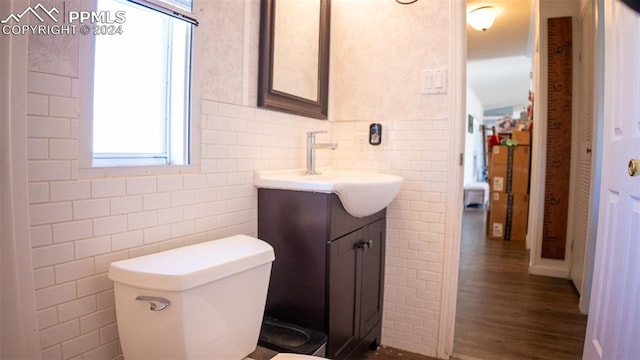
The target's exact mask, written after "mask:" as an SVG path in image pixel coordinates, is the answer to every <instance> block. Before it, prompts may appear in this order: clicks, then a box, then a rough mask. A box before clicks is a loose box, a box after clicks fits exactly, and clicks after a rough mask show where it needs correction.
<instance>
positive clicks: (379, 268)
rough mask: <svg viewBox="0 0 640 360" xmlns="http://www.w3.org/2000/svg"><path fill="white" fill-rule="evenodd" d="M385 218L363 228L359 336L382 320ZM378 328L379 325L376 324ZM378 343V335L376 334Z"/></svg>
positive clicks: (362, 336) (362, 335)
mask: <svg viewBox="0 0 640 360" xmlns="http://www.w3.org/2000/svg"><path fill="white" fill-rule="evenodd" d="M385 225H386V224H385V219H382V220H378V221H376V222H374V223H372V224H371V225H369V226H367V227H365V228H364V229H363V241H364V242H365V243H366V244H367V246H366V247H364V248H363V249H362V250H361V251H359V252H360V253H361V262H362V266H361V276H360V278H361V280H360V282H361V284H362V285H361V286H362V289H361V294H362V295H361V300H360V323H359V326H360V337H361V338H364V337H366V336H367V335H368V334H369V332H370V331H371V330H373V329H374V328H376V327H377V326H378V325H379V323H380V320H382V290H383V288H382V286H383V284H382V283H383V280H384V266H383V263H384V261H383V260H384V249H385V243H384V241H385ZM378 329H379V326H378ZM376 338H377V340H378V343H379V342H380V335H379V334H378V335H377V336H376Z"/></svg>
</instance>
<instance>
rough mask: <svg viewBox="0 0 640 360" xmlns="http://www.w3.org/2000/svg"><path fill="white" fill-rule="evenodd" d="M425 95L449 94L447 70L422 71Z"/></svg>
mask: <svg viewBox="0 0 640 360" xmlns="http://www.w3.org/2000/svg"><path fill="white" fill-rule="evenodd" d="M422 93H423V94H446V93H447V69H425V70H422Z"/></svg>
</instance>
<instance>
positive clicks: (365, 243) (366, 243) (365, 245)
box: [356, 240, 373, 250]
mask: <svg viewBox="0 0 640 360" xmlns="http://www.w3.org/2000/svg"><path fill="white" fill-rule="evenodd" d="M371 246H373V240H369V241H364V240H363V241H359V242H358V243H357V244H356V248H357V249H362V250H367V249H370V248H371Z"/></svg>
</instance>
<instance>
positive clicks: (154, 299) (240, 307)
mask: <svg viewBox="0 0 640 360" xmlns="http://www.w3.org/2000/svg"><path fill="white" fill-rule="evenodd" d="M274 259H275V256H274V252H273V248H272V247H271V246H270V245H269V244H267V243H265V242H264V241H262V240H259V239H256V238H252V237H250V236H246V235H236V236H231V237H227V238H224V239H220V240H213V241H208V242H204V243H200V244H195V245H190V246H185V247H182V248H176V249H172V250H168V251H163V252H159V253H156V254H151V255H146V256H141V257H137V258H133V259H128V260H122V261H117V262H114V263H112V264H111V266H110V268H109V278H110V279H111V280H113V281H114V289H115V302H116V317H117V320H118V332H119V334H120V342H121V345H122V352H123V355H124V358H125V360H134V359H172V360H174V359H208V360H241V359H244V358H245V357H246V356H247V355H249V354H251V353H252V352H253V351H254V350H255V348H256V345H257V343H258V336H259V334H260V326H261V323H262V317H263V312H264V307H265V301H266V298H267V289H268V286H269V276H270V273H271V263H272V262H273V260H274ZM273 359H274V360H284V359H287V360H294V359H320V358H318V357H312V356H308V355H299V354H278V355H276V357H274V358H273Z"/></svg>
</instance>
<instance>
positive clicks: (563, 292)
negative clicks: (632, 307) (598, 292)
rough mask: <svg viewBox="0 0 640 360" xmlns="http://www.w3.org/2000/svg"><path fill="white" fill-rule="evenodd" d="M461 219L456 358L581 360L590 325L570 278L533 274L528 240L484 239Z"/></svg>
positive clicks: (469, 216) (475, 214) (471, 220)
mask: <svg viewBox="0 0 640 360" xmlns="http://www.w3.org/2000/svg"><path fill="white" fill-rule="evenodd" d="M485 216H486V215H485V212H484V211H465V214H464V217H463V225H462V227H463V229H462V240H461V241H462V244H461V253H460V274H459V283H458V305H457V315H456V329H455V341H454V347H453V351H454V358H460V359H468V358H473V359H487V360H488V359H491V360H494V359H495V360H501V359H505V360H506V359H509V360H511V359H549V360H551V359H553V360H561V359H567V360H569V359H580V358H581V357H582V347H583V343H584V335H585V329H586V323H587V317H586V315H581V314H580V312H579V310H578V293H577V291H576V290H575V288H574V287H573V284H572V283H571V281H570V280H566V279H556V278H549V277H543V276H535V275H529V274H528V271H527V268H528V259H529V257H528V252H527V250H526V249H525V244H524V242H516V241H495V240H486V239H485V236H484V232H485Z"/></svg>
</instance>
